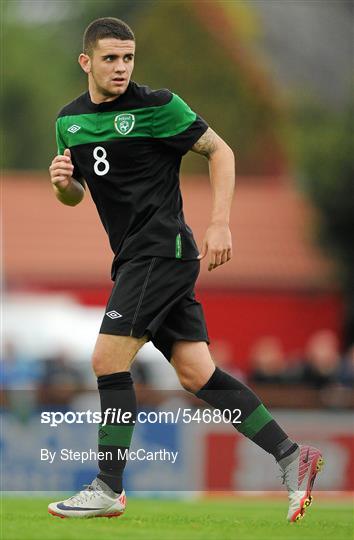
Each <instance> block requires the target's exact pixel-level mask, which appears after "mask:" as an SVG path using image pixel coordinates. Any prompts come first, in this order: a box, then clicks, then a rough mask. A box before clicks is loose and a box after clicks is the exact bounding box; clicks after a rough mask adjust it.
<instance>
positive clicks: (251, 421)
mask: <svg viewBox="0 0 354 540" xmlns="http://www.w3.org/2000/svg"><path fill="white" fill-rule="evenodd" d="M271 420H273V417H272V415H271V414H270V413H269V411H267V409H266V408H265V406H264V405H262V404H261V405H258V407H257V409H255V410H254V411H253V412H252V413H251V414H250V415H249V416H247V418H246V419H245V420H244V421H243V422H242V423H241V424H239V425H238V426H236V428H237V430H238V431H240V433H243V435H245V436H246V437H248V438H249V439H252V437H254V436H255V435H257V433H258V432H259V431H260V430H261V429H262V428H263V427H264V426H265V425H266V424H268V422H271Z"/></svg>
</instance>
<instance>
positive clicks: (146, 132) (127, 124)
mask: <svg viewBox="0 0 354 540" xmlns="http://www.w3.org/2000/svg"><path fill="white" fill-rule="evenodd" d="M195 119H196V114H195V113H194V112H193V111H192V110H191V109H190V108H189V107H188V105H187V104H186V103H185V102H184V101H183V100H182V99H181V98H180V97H178V96H177V95H175V94H173V97H172V99H171V101H170V102H169V103H167V104H166V105H160V106H157V107H145V108H142V109H133V110H127V111H119V112H118V111H109V112H99V113H89V114H78V115H70V116H61V117H60V118H58V119H57V122H56V136H57V145H58V153H60V154H62V153H63V152H64V149H65V148H71V147H73V146H78V145H81V144H90V143H98V142H105V141H110V140H114V139H126V138H129V139H131V138H138V137H152V138H153V137H155V138H164V137H171V136H173V135H178V134H179V133H182V132H183V131H185V130H186V129H187V128H188V127H189V126H190V125H191V124H192V123H193V122H194V121H195Z"/></svg>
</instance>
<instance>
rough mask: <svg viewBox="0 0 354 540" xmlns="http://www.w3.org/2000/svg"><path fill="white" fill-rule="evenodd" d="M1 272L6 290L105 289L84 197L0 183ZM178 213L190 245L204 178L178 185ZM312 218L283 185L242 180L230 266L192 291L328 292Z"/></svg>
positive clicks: (95, 228)
mask: <svg viewBox="0 0 354 540" xmlns="http://www.w3.org/2000/svg"><path fill="white" fill-rule="evenodd" d="M2 193H3V202H4V204H3V206H4V218H3V223H4V228H3V238H4V269H5V279H6V283H7V284H8V285H11V286H23V285H28V284H36V285H50V286H53V285H63V284H64V285H65V284H67V285H76V284H80V285H83V286H85V285H106V284H108V283H109V280H110V264H111V260H112V253H111V251H110V248H109V244H108V240H107V237H106V234H105V232H104V229H103V227H102V225H101V223H100V222H99V218H98V215H97V212H96V209H95V206H94V204H93V202H92V201H91V198H90V197H89V196H87V197H85V199H84V201H83V202H82V203H81V204H80V205H78V206H76V207H67V206H64V205H62V204H60V203H59V202H58V201H57V200H56V198H55V197H54V195H53V193H52V190H51V186H50V182H49V180H48V176H47V175H46V174H44V173H33V172H30V173H6V174H5V175H4V178H3V188H2ZM182 193H183V198H184V210H185V216H186V221H187V223H188V224H189V225H190V226H191V227H192V229H193V231H194V234H195V237H196V240H197V242H198V245H199V246H201V241H202V238H203V234H204V232H205V230H206V228H207V226H208V221H209V216H210V209H211V190H210V187H209V184H208V179H207V178H206V177H194V178H184V179H183V181H182ZM313 219H314V212H313V210H311V209H310V207H309V206H308V204H307V203H306V202H305V200H304V198H303V197H302V196H301V195H300V194H299V193H298V192H297V191H296V190H295V189H294V188H293V187H292V186H291V183H290V182H263V183H262V184H259V183H257V182H255V181H252V179H243V181H242V182H240V183H239V185H238V187H237V189H236V194H235V202H234V205H233V209H232V217H231V229H232V232H233V249H234V254H233V258H232V260H231V261H230V262H229V263H227V264H225V265H223V266H222V267H220V268H218V269H216V270H214V271H212V272H208V271H207V263H206V261H203V262H202V268H201V274H200V278H199V285H201V286H203V287H212V288H214V287H215V288H216V287H224V288H225V287H237V288H247V289H249V288H270V289H279V288H280V289H281V288H295V289H300V288H301V289H323V288H324V289H327V288H332V285H333V284H332V280H331V279H332V278H331V264H330V262H329V261H327V260H325V259H324V258H323V256H321V255H320V253H319V251H318V250H317V249H316V248H315V246H314V241H313V227H311V223H312V222H313Z"/></svg>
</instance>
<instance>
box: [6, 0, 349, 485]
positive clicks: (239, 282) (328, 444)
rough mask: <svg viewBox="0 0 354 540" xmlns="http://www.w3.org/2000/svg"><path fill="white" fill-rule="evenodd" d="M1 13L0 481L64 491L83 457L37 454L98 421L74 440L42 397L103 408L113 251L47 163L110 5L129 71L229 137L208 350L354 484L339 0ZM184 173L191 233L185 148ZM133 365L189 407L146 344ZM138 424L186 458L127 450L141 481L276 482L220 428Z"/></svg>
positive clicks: (327, 481)
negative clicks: (101, 351)
mask: <svg viewBox="0 0 354 540" xmlns="http://www.w3.org/2000/svg"><path fill="white" fill-rule="evenodd" d="M2 15H3V26H2V45H3V67H4V72H3V75H2V97H1V117H2V120H3V121H2V126H1V135H2V147H3V149H2V169H3V173H2V201H3V246H4V247H3V263H2V264H3V278H2V279H3V281H2V292H3V294H2V310H3V325H2V327H3V338H2V350H1V356H2V392H1V398H2V413H1V414H2V423H3V426H4V429H3V430H2V433H1V446H2V449H3V451H4V462H3V463H5V466H6V469H7V473H8V474H7V476H5V480H4V484H3V488H4V489H6V490H9V489H15V490H29V491H36V490H37V491H43V490H48V489H49V490H71V489H76V488H77V487H79V485H80V484H81V483H82V481H90V479H91V477H92V474H94V473H95V464H94V463H93V464H91V465H90V466H88V465H87V464H86V465H85V466H82V467H80V466H79V465H76V466H75V467H73V468H72V469H71V468H66V465H65V464H61V466H60V467H57V468H56V467H49V466H45V465H44V464H41V463H40V461H39V457H38V448H41V447H45V446H46V445H47V446H48V445H51V448H52V449H55V448H59V447H60V446H63V441H66V443H65V444H66V446H70V444H71V445H73V444H74V442H75V444H78V445H79V446H78V448H80V444H82V448H84V447H87V446H91V447H92V448H94V447H95V438H96V431H95V428H94V427H93V426H85V428H80V430H81V431H80V437H79V438H80V441H78V440H77V439H78V436H77V434H78V431H77V426H74V427H73V426H72V425H68V426H65V429H64V428H63V429H62V430H61V432H60V435H58V434H57V432H56V433H55V434H54V433H53V432H51V433H50V434H48V428H46V430H47V431H40V429H39V428H40V426H39V422H38V412H39V411H41V410H60V411H68V410H81V409H82V410H84V409H87V408H92V409H93V408H95V404H96V407H97V403H96V401H95V400H96V397H95V387H96V385H95V379H94V376H93V374H92V373H91V367H90V353H91V351H92V348H93V345H94V342H95V338H96V335H97V332H98V329H99V325H100V320H101V318H102V316H103V313H104V306H105V303H106V300H107V298H108V295H109V293H110V289H111V282H110V279H109V275H110V263H111V257H112V254H111V253H110V250H109V246H108V242H107V240H106V237H105V234H104V232H103V229H102V226H101V225H100V223H99V221H98V217H97V216H96V212H95V208H94V207H93V203H92V202H91V201H90V199H89V197H86V200H84V202H83V203H82V204H80V205H79V206H78V207H76V208H69V207H64V206H63V205H60V203H58V202H57V201H56V199H55V197H54V196H53V194H52V190H51V187H50V183H49V178H48V174H47V167H48V166H49V163H50V161H51V159H52V157H53V155H54V154H55V152H56V146H55V136H54V122H55V117H56V113H57V111H58V110H59V109H60V108H61V107H62V105H63V104H65V103H67V102H69V101H70V100H71V99H73V98H74V97H75V96H76V95H78V94H80V93H81V92H83V91H85V89H86V81H85V77H84V75H83V74H82V72H81V70H80V68H79V66H78V64H77V63H76V57H77V56H78V54H79V52H80V50H81V49H80V47H81V36H82V33H83V30H84V28H85V27H86V25H87V24H88V23H89V22H90V21H91V20H92V19H94V18H97V17H101V16H116V17H120V18H122V19H124V20H126V21H127V22H128V23H129V24H130V25H131V26H132V27H133V29H134V31H135V34H136V37H137V47H138V49H137V58H136V68H135V76H134V77H133V78H134V79H135V80H136V81H137V82H139V83H144V84H148V85H150V86H152V87H154V88H158V87H168V88H171V89H172V90H173V91H175V92H177V93H178V94H180V95H181V96H182V97H183V98H184V99H185V100H186V101H187V102H188V103H189V104H190V105H191V107H192V108H194V109H195V110H196V111H198V112H199V113H200V114H201V115H202V116H204V117H205V118H206V119H207V120H208V122H209V123H210V125H211V126H212V127H213V128H214V129H215V130H216V131H217V132H218V133H219V134H220V135H221V136H222V137H224V138H225V139H226V141H227V142H228V143H229V144H230V145H231V146H232V147H233V148H234V150H235V151H236V157H237V189H236V196H235V204H234V207H233V212H232V231H233V235H234V252H235V254H234V258H233V260H232V261H231V262H230V263H229V264H227V265H225V266H223V267H222V268H220V269H218V270H217V271H215V272H212V273H210V274H209V273H208V272H207V271H206V265H205V264H204V265H202V271H201V275H200V279H199V285H198V296H199V299H200V300H201V301H202V302H203V305H204V308H205V312H206V317H207V321H208V326H209V333H210V336H211V339H212V344H211V348H212V352H213V355H214V356H215V360H216V362H217V363H218V364H219V365H221V366H223V367H224V368H225V369H226V370H229V371H230V372H234V373H236V374H237V376H238V377H241V378H242V379H243V380H245V381H247V382H248V383H249V384H250V385H251V386H252V387H253V388H254V389H255V390H256V391H257V392H258V393H259V394H260V396H261V397H262V398H263V399H264V401H265V402H266V404H268V405H269V407H270V408H272V410H273V412H274V414H275V415H276V417H277V418H279V419H280V420H281V421H282V422H283V423H284V425H285V426H286V428H287V430H288V431H289V433H290V435H291V436H293V437H295V438H301V439H302V440H311V441H312V442H314V443H315V444H319V445H320V446H321V447H322V448H323V450H324V452H325V454H327V456H328V457H327V469H326V474H325V475H324V476H323V478H322V479H321V480H320V483H319V486H320V487H321V488H322V489H323V490H330V491H334V490H335V491H337V492H339V491H340V492H345V491H348V490H353V489H354V466H353V463H354V459H353V458H354V448H353V429H352V420H351V418H352V416H351V415H352V409H353V404H354V400H353V392H352V390H353V384H354V346H353V343H354V249H353V246H354V176H353V172H354V171H353V168H354V167H353V155H354V147H353V137H352V131H351V130H352V122H351V121H352V118H353V99H352V95H353V94H352V90H353V85H352V82H353V3H352V2H350V1H342V0H337V1H331V0H328V1H322V2H317V1H310V2H305V1H297V0H289V1H287V2H278V1H276V0H269V1H267V2H264V1H257V0H249V1H230V2H223V1H220V2H219V1H208V2H207V1H189V2H183V1H178V2H177V1H176V2H175V1H169V2H164V1H157V2H156V1H154V2H152V1H149V0H145V1H144V2H140V1H134V0H129V1H128V0H127V1H108V0H101V1H100V2H97V3H96V2H90V1H86V0H77V1H75V2H70V1H66V0H62V1H60V2H59V1H56V0H53V1H51V2H45V1H40V0H37V1H32V0H26V1H21V0H13V1H4V2H3V3H2ZM182 187H183V196H184V204H185V214H186V219H187V222H188V223H189V225H190V226H191V227H192V228H193V230H194V231H195V235H196V238H197V240H198V242H199V244H200V242H201V240H202V236H203V232H204V230H205V228H206V226H207V223H208V218H209V210H210V203H211V200H210V190H209V185H208V178H207V167H206V163H205V162H204V161H203V160H202V159H200V158H198V157H197V156H193V155H190V156H188V157H187V158H186V160H185V163H184V165H183V174H182ZM134 371H135V379H136V381H137V386H138V392H139V403H140V407H142V408H146V409H147V410H150V409H152V410H154V409H165V410H170V409H171V407H172V406H175V405H176V403H178V404H181V403H182V404H185V406H187V407H195V406H197V403H196V402H195V401H193V400H191V399H190V398H189V397H188V396H187V395H186V394H185V393H184V394H182V393H181V392H180V387H179V386H178V383H177V381H176V379H175V377H174V373H173V370H172V369H171V368H170V366H169V365H168V364H167V362H166V361H165V360H164V359H163V358H161V355H160V354H159V353H158V352H157V351H156V349H154V348H153V347H152V346H151V345H149V344H148V345H146V346H145V347H144V349H143V350H142V351H141V353H140V354H139V356H138V359H137V362H136V365H135V367H134ZM152 389H153V391H152ZM166 391H167V392H166ZM198 405H200V404H199V403H198ZM75 430H76V431H75ZM34 434H35V435H36V437H34ZM19 436H20V437H21V440H26V446H27V452H26V455H24V454H23V449H22V448H19V446H18V440H19ZM134 438H135V443H134V444H135V445H136V446H137V447H139V445H140V446H142V447H143V446H145V447H149V448H159V447H161V443H162V442H163V445H164V446H165V447H169V448H171V449H172V448H174V449H180V450H181V451H182V450H186V452H187V451H188V452H187V453H186V455H188V456H189V459H188V460H187V459H184V460H183V463H181V465H180V468H179V470H178V474H177V473H176V470H172V469H171V471H169V472H167V473H166V470H165V469H163V471H162V470H161V469H160V470H159V469H158V467H157V466H151V467H150V468H149V467H146V465H144V466H140V465H139V466H135V468H134V466H133V465H132V466H131V467H128V480H127V483H128V488H130V489H131V490H134V491H136V492H138V491H141V490H150V491H162V490H169V491H175V490H176V491H182V492H184V491H188V490H191V491H193V490H194V491H200V492H205V491H208V492H209V491H217V490H222V491H228V492H238V491H240V490H243V491H244V490H247V491H252V490H258V491H262V490H263V491H267V490H277V489H278V480H277V479H276V478H275V476H274V471H275V467H274V469H273V468H272V467H269V460H268V458H267V457H266V456H263V455H262V454H260V453H258V450H257V449H254V448H251V445H250V444H249V443H248V442H247V441H244V440H242V439H241V438H239V437H238V436H237V434H236V435H235V433H234V431H233V430H232V429H231V428H230V427H229V426H215V425H202V426H201V425H199V426H196V425H194V426H193V427H191V426H182V425H181V426H154V428H153V429H152V428H151V427H149V429H148V428H147V427H146V426H145V427H142V426H140V427H139V430H136V435H134ZM34 439H36V440H34ZM220 456H222V459H220ZM255 458H257V459H255ZM255 463H256V464H257V466H255ZM265 464H268V466H266V467H264V465H265ZM64 467H65V476H64V475H63V471H64Z"/></svg>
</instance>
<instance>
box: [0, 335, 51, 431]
mask: <svg viewBox="0 0 354 540" xmlns="http://www.w3.org/2000/svg"><path fill="white" fill-rule="evenodd" d="M40 377H41V363H40V362H39V361H38V360H36V359H33V358H30V357H25V356H23V355H20V354H18V352H17V349H16V346H15V344H14V343H13V342H12V341H10V340H5V342H4V344H3V347H2V349H1V392H0V403H1V407H2V408H3V409H4V410H5V411H7V412H11V414H14V415H15V416H16V417H17V418H18V419H19V420H21V421H22V422H26V421H27V420H28V419H29V418H30V416H31V414H32V412H33V411H34V410H35V408H36V387H37V384H38V381H39V380H40Z"/></svg>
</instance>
